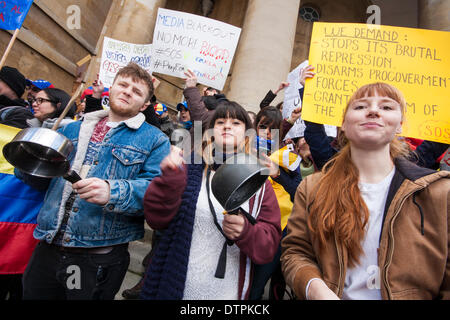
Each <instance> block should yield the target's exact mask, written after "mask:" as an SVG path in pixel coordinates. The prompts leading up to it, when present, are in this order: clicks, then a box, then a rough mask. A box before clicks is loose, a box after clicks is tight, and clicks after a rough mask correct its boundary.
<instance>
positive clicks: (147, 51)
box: [99, 37, 152, 87]
mask: <svg viewBox="0 0 450 320" xmlns="http://www.w3.org/2000/svg"><path fill="white" fill-rule="evenodd" d="M151 52H152V45H151V44H134V43H128V42H123V41H119V40H115V39H111V38H108V37H105V39H104V40H103V50H102V60H101V63H100V72H99V79H100V81H102V82H103V85H104V86H105V87H110V86H111V85H112V83H113V81H114V77H115V76H116V73H117V72H118V71H119V69H120V68H122V67H125V66H126V65H127V64H128V63H129V62H135V63H136V64H138V65H140V66H141V67H142V68H144V69H145V70H147V71H148V72H149V73H150V74H151Z"/></svg>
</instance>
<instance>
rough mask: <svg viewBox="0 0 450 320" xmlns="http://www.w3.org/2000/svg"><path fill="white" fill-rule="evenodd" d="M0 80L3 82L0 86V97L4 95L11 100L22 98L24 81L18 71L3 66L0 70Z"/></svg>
mask: <svg viewBox="0 0 450 320" xmlns="http://www.w3.org/2000/svg"><path fill="white" fill-rule="evenodd" d="M0 80H1V81H2V82H3V83H2V85H1V86H0V94H1V95H5V96H7V97H8V98H10V99H11V100H14V99H18V98H20V97H22V95H23V93H24V92H25V87H26V79H25V77H24V75H23V74H21V73H20V72H19V70H17V69H16V68H13V67H8V66H4V67H3V68H2V69H1V70H0ZM5 85H6V86H5ZM8 88H9V90H8Z"/></svg>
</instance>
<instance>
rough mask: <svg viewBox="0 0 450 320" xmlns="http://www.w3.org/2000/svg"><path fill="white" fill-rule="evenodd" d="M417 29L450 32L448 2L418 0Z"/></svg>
mask: <svg viewBox="0 0 450 320" xmlns="http://www.w3.org/2000/svg"><path fill="white" fill-rule="evenodd" d="M419 28H423V29H431V30H441V31H450V1H449V0H419Z"/></svg>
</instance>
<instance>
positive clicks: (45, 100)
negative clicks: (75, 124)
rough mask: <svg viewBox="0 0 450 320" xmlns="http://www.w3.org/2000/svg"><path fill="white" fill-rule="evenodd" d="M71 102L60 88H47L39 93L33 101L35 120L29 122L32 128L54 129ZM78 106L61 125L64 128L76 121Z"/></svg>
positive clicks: (74, 106)
mask: <svg viewBox="0 0 450 320" xmlns="http://www.w3.org/2000/svg"><path fill="white" fill-rule="evenodd" d="M69 101H70V96H69V94H68V93H67V92H65V91H64V90H61V89H58V88H46V89H43V90H41V91H39V92H38V93H37V94H36V97H35V98H34V99H33V100H32V104H31V105H32V107H33V112H34V118H33V119H30V120H27V123H28V124H29V125H30V127H43V128H52V127H53V124H54V123H55V122H56V121H57V119H58V118H59V116H60V115H61V114H62V113H63V111H64V108H65V107H66V105H67V103H69ZM75 111H76V104H75V103H74V104H73V105H72V107H71V108H70V109H69V111H68V112H67V114H66V116H65V117H64V119H62V121H61V122H60V124H59V127H63V126H64V125H66V124H68V123H69V122H72V121H74V120H73V118H74V116H75Z"/></svg>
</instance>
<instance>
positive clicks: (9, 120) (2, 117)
mask: <svg viewBox="0 0 450 320" xmlns="http://www.w3.org/2000/svg"><path fill="white" fill-rule="evenodd" d="M25 86H26V78H25V77H24V75H23V74H21V73H20V72H19V71H18V70H17V69H16V68H13V67H8V66H4V67H3V68H2V69H1V70H0V123H1V124H5V125H9V126H13V127H17V128H21V129H23V128H26V127H28V124H27V123H26V120H27V119H32V118H33V113H31V111H30V110H29V109H28V108H27V103H26V102H25V101H24V100H23V99H21V97H22V95H23V93H24V92H25Z"/></svg>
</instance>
